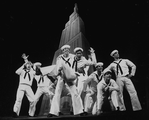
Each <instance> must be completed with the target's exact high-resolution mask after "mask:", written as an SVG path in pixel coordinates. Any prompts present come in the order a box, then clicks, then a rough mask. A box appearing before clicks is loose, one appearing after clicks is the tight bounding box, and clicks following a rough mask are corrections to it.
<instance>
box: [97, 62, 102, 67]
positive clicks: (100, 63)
mask: <svg viewBox="0 0 149 120" xmlns="http://www.w3.org/2000/svg"><path fill="white" fill-rule="evenodd" d="M98 66H103V63H102V62H98V63H96V65H95V67H98Z"/></svg>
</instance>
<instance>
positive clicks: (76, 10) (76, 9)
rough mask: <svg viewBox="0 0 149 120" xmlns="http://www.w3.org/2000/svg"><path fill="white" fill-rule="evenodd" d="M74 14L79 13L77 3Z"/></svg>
mask: <svg viewBox="0 0 149 120" xmlns="http://www.w3.org/2000/svg"><path fill="white" fill-rule="evenodd" d="M74 12H75V13H77V12H78V5H77V3H75V7H74Z"/></svg>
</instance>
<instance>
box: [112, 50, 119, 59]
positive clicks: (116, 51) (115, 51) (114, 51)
mask: <svg viewBox="0 0 149 120" xmlns="http://www.w3.org/2000/svg"><path fill="white" fill-rule="evenodd" d="M115 53H118V50H113V51H112V52H111V54H110V55H111V56H112V57H113V55H114V54H115Z"/></svg>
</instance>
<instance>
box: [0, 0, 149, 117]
mask: <svg viewBox="0 0 149 120" xmlns="http://www.w3.org/2000/svg"><path fill="white" fill-rule="evenodd" d="M75 3H77V4H78V13H79V15H80V17H81V18H82V20H83V21H84V25H85V36H86V38H87V40H88V42H89V43H90V46H91V47H93V48H94V49H95V52H96V55H97V60H98V61H102V62H104V67H107V66H108V65H109V64H110V63H111V62H112V60H113V59H112V58H111V57H110V52H111V51H112V50H113V49H118V50H119V52H120V56H121V57H122V58H128V59H130V60H131V61H133V62H134V63H135V64H136V66H137V71H136V76H135V80H134V81H133V82H134V84H135V86H136V89H137V91H138V95H139V98H140V101H141V104H142V106H143V109H144V110H146V109H148V108H149V107H148V106H149V102H148V101H149V98H148V97H149V93H148V80H149V79H148V77H149V76H148V70H149V64H148V61H149V51H148V39H149V1H148V0H140V1H136V0H131V1H130V0H116V1H106V2H101V1H98V0H86V1H85V2H78V1H71V2H68V1H64V2H59V1H54V2H53V1H52V2H48V1H1V2H0V56H1V58H0V59H1V78H0V116H11V115H12V108H13V105H14V102H15V97H16V90H17V87H18V82H19V77H18V75H16V74H15V71H16V70H17V69H18V68H19V67H20V66H21V65H22V64H23V60H22V58H21V55H22V53H24V52H25V53H26V54H29V55H30V56H29V59H30V60H31V61H32V62H37V61H39V62H41V63H42V64H43V66H46V65H50V64H51V63H52V60H53V56H54V53H55V51H56V50H57V49H58V46H59V41H60V37H61V32H62V30H63V29H64V25H65V23H66V22H67V21H68V20H69V15H70V14H71V13H72V12H73V8H74V4H75ZM35 86H36V85H35V84H34V90H35ZM27 105H28V102H27V99H26V98H24V99H23V105H22V108H24V109H22V111H21V114H22V115H27V112H28V108H27V107H26V106H27Z"/></svg>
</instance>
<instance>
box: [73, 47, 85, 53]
mask: <svg viewBox="0 0 149 120" xmlns="http://www.w3.org/2000/svg"><path fill="white" fill-rule="evenodd" d="M77 51H82V52H83V49H82V48H81V47H76V48H75V49H74V53H76V52H77Z"/></svg>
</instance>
